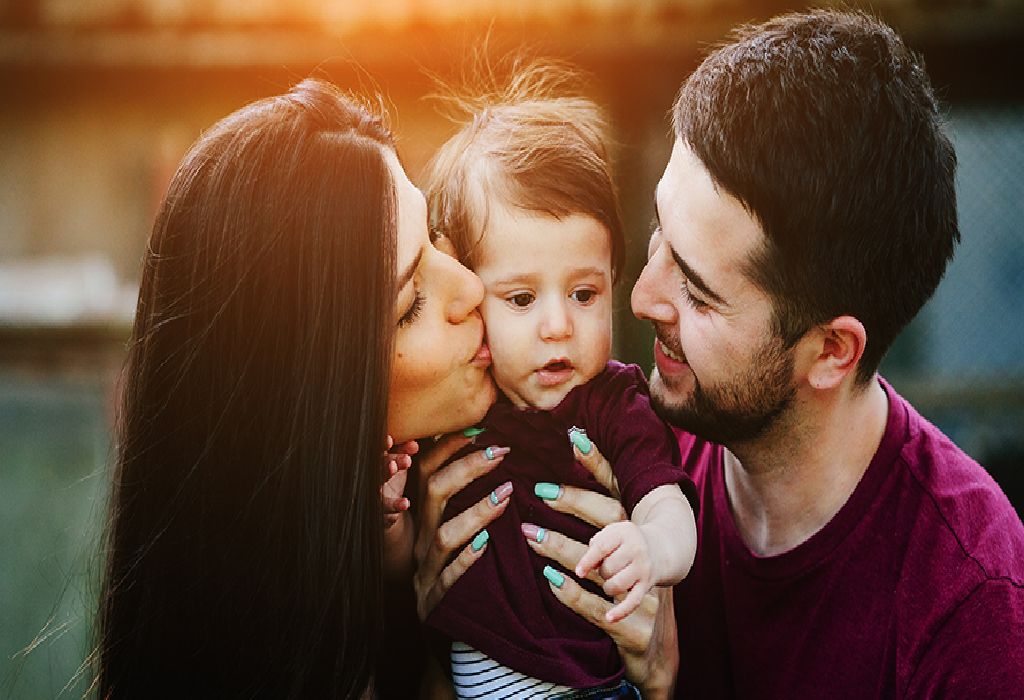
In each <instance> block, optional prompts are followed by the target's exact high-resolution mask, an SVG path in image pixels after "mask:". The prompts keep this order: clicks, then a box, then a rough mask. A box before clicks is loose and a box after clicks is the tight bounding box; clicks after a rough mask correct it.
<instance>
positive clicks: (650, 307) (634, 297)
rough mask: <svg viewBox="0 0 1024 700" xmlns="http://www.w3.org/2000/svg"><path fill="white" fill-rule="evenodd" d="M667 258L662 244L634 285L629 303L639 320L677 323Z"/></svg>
mask: <svg viewBox="0 0 1024 700" xmlns="http://www.w3.org/2000/svg"><path fill="white" fill-rule="evenodd" d="M666 258H667V253H666V251H665V250H664V244H662V245H661V246H659V247H658V248H657V249H656V250H655V251H654V253H653V254H652V255H651V256H650V257H649V258H648V259H647V264H646V265H644V269H643V270H641V271H640V277H638V278H637V281H636V284H635V285H633V292H632V294H630V297H629V301H630V306H632V308H633V315H634V316H636V317H637V318H639V319H643V320H647V321H655V322H660V323H675V321H676V308H675V306H674V305H673V304H672V299H671V296H670V295H669V293H668V289H670V288H671V286H672V279H673V275H672V267H671V266H670V265H668V264H666Z"/></svg>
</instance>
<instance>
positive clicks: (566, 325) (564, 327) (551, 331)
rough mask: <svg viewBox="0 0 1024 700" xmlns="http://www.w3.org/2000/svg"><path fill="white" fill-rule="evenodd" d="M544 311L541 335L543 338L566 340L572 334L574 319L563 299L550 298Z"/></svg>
mask: <svg viewBox="0 0 1024 700" xmlns="http://www.w3.org/2000/svg"><path fill="white" fill-rule="evenodd" d="M542 313H543V317H542V318H541V322H540V337H541V338H542V339H543V340H565V339H566V338H568V337H569V336H571V335H572V319H571V318H570V317H569V312H568V310H567V309H566V308H565V304H564V303H563V302H562V301H561V300H556V299H551V300H548V301H547V303H545V304H544V306H543V308H542Z"/></svg>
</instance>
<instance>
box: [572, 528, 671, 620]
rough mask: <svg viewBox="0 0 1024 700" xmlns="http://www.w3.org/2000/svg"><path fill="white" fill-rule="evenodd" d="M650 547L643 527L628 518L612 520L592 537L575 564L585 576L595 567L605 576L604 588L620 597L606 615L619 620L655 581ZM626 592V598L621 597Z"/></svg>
mask: <svg viewBox="0 0 1024 700" xmlns="http://www.w3.org/2000/svg"><path fill="white" fill-rule="evenodd" d="M650 553H651V547H650V543H649V542H648V541H647V536H646V535H645V534H644V531H643V530H642V529H641V528H640V526H639V525H637V524H636V523H633V522H630V521H629V520H623V521H621V522H617V523H612V524H611V525H608V526H607V527H605V528H604V529H603V530H601V531H600V532H598V533H597V534H596V535H594V536H593V537H592V538H590V547H589V549H587V551H586V553H585V554H584V555H583V557H582V558H581V559H580V561H579V564H577V565H576V575H577V576H579V577H581V578H583V577H585V576H586V575H587V574H589V573H590V572H591V571H593V570H594V569H597V570H598V573H599V574H600V575H601V578H603V579H604V586H603V589H604V592H605V593H607V594H608V595H610V596H612V598H614V599H615V600H617V601H618V604H617V605H615V607H613V608H612V609H611V610H609V611H608V613H607V614H606V615H605V619H606V620H608V622H618V621H619V620H621V619H622V618H624V617H626V616H627V615H629V614H630V613H632V612H633V611H634V610H636V609H637V607H638V606H639V605H640V602H641V601H642V600H643V598H644V596H645V595H646V594H647V591H649V590H651V586H653V585H654V581H655V576H654V566H653V563H652V562H651V554H650ZM623 594H625V598H622V600H619V598H621V597H622V596H623Z"/></svg>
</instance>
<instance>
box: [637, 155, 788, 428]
mask: <svg viewBox="0 0 1024 700" xmlns="http://www.w3.org/2000/svg"><path fill="white" fill-rule="evenodd" d="M655 205H656V211H657V215H658V220H659V225H658V228H657V229H656V230H655V231H654V233H653V234H652V236H651V241H650V244H649V247H648V260H647V265H646V266H645V267H644V269H643V272H641V274H640V278H639V279H638V280H637V283H636V286H635V287H634V288H633V295H632V305H633V313H634V314H636V316H637V317H638V318H643V319H648V320H650V321H651V322H652V323H653V324H654V330H655V333H656V334H657V340H656V341H655V344H654V359H655V368H654V370H653V372H652V374H651V396H652V398H653V400H654V406H655V408H656V409H657V410H658V412H659V413H660V414H661V415H662V417H663V418H665V419H666V420H668V421H669V422H670V423H672V424H673V425H676V426H678V427H680V428H682V429H684V430H688V431H690V432H693V433H695V434H697V435H700V436H701V437H704V438H706V439H708V440H711V441H713V442H718V443H723V444H726V445H729V444H734V443H737V442H745V441H749V440H753V439H756V438H757V437H759V436H760V435H762V434H763V433H764V432H765V431H766V430H767V429H768V428H769V427H770V426H771V425H772V424H773V422H774V421H775V419H776V418H777V417H778V416H780V415H781V414H783V413H784V412H785V410H786V409H787V408H788V406H789V405H790V404H791V403H792V400H793V396H794V394H795V388H794V381H793V366H794V359H793V351H792V350H790V349H787V348H785V347H784V346H783V344H782V341H781V339H779V338H778V337H777V336H776V335H775V333H774V332H773V331H772V330H771V328H772V325H771V319H772V305H771V301H770V299H769V298H768V296H767V295H766V294H765V293H764V292H762V291H761V290H760V289H759V288H757V287H756V286H755V285H754V284H753V282H752V281H751V280H750V279H749V278H748V277H747V275H746V274H745V273H744V270H745V265H746V263H747V261H748V260H749V259H750V255H751V253H752V252H753V251H755V250H757V249H758V248H759V247H760V246H761V245H763V243H764V234H763V233H762V231H761V226H760V224H759V223H758V222H757V220H756V219H755V218H754V217H753V216H751V215H750V213H749V212H747V210H746V209H745V208H744V207H743V205H742V204H741V203H740V201H739V200H737V199H736V198H735V197H732V196H731V195H729V194H727V193H725V192H724V191H721V190H719V189H718V188H717V187H716V185H715V184H714V182H713V181H712V179H711V176H710V175H709V174H708V172H707V170H706V169H705V167H704V165H703V164H702V163H701V161H700V160H699V159H698V158H697V156H696V155H694V154H693V152H692V151H691V150H690V149H689V148H688V147H687V146H686V144H684V143H682V142H681V141H680V140H678V139H676V142H675V145H674V147H673V149H672V156H671V158H670V159H669V162H668V166H667V167H666V168H665V173H664V174H663V175H662V178H661V181H660V182H659V183H658V188H657V191H656V194H655Z"/></svg>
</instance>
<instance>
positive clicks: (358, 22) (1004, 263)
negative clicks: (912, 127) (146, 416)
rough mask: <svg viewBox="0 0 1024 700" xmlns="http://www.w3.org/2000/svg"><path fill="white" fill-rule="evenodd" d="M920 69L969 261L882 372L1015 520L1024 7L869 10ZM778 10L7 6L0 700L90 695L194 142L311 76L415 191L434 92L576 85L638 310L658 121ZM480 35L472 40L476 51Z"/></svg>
mask: <svg viewBox="0 0 1024 700" xmlns="http://www.w3.org/2000/svg"><path fill="white" fill-rule="evenodd" d="M872 5H873V6H874V7H875V8H876V9H877V10H878V12H879V13H881V14H882V15H883V16H884V17H885V18H887V19H888V20H889V21H891V22H892V23H893V24H894V25H895V26H896V27H897V28H898V29H899V30H900V31H901V32H902V33H903V34H904V36H905V37H906V38H907V41H908V42H909V43H910V44H911V45H912V46H913V47H914V48H915V49H917V50H919V51H921V52H922V53H923V55H924V56H925V59H926V62H927V65H928V68H929V72H930V74H931V76H932V79H933V82H934V84H935V86H936V88H937V90H938V91H939V93H940V95H941V97H942V99H943V101H944V103H945V105H946V106H947V108H948V116H949V121H950V132H951V135H952V137H953V139H954V142H955V144H956V147H957V152H958V156H959V159H960V168H959V172H958V180H957V188H958V197H959V206H960V218H961V228H962V231H963V236H964V239H963V243H962V245H961V247H960V250H959V251H958V253H957V256H956V258H955V259H954V261H953V263H952V265H951V266H950V269H949V271H948V274H947V276H946V279H945V281H944V282H943V284H942V285H941V286H940V288H939V290H938V292H937V293H936V295H935V297H934V298H933V300H932V301H931V302H929V304H928V305H927V306H926V307H925V309H924V310H923V311H922V313H921V314H920V316H919V317H918V319H916V320H915V322H914V323H913V324H912V325H911V326H910V327H909V328H908V329H907V330H906V331H905V332H904V333H903V335H902V336H901V337H900V338H899V340H898V341H897V343H896V345H895V347H894V348H893V349H892V351H891V352H890V354H889V356H888V357H887V358H886V361H885V363H884V365H883V373H884V374H885V375H886V376H887V377H888V378H889V379H890V380H891V381H892V382H893V383H894V384H895V386H896V387H897V389H898V390H900V391H901V392H902V393H904V395H906V396H907V397H908V398H909V399H910V400H911V401H912V402H913V403H914V404H915V405H916V406H917V407H918V409H919V410H921V412H922V413H924V414H925V415H926V416H928V417H929V418H930V419H932V420H933V421H935V422H936V423H937V424H938V425H939V426H940V427H941V428H942V429H943V430H944V431H946V432H947V433H948V434H949V435H950V436H951V437H952V438H953V439H954V440H955V441H956V442H957V443H958V444H959V445H961V446H962V447H963V448H964V449H965V450H966V451H967V452H968V453H969V454H971V455H972V456H974V457H975V458H976V459H977V460H978V461H979V462H981V463H982V464H983V465H984V466H985V467H986V468H987V469H988V470H989V471H990V473H992V474H993V476H994V477H995V478H996V479H997V480H998V481H999V482H1000V483H1001V484H1002V485H1003V488H1004V489H1005V490H1006V492H1007V494H1008V495H1009V496H1010V498H1011V500H1012V501H1013V502H1014V504H1015V505H1016V507H1017V509H1018V512H1020V511H1021V510H1022V509H1024V429H1022V428H1024V359H1022V358H1024V355H1022V353H1021V348H1022V347H1024V311H1022V309H1021V298H1022V295H1021V291H1020V290H1021V289H1022V288H1024V228H1022V222H1024V187H1022V185H1021V182H1024V85H1022V83H1021V81H1020V78H1019V74H1018V73H1014V72H1013V71H1012V70H1011V68H1010V66H1015V65H1016V63H1015V62H1014V61H1015V59H1016V58H1017V54H1018V53H1019V49H1018V47H1019V46H1020V45H1021V41H1022V40H1024V2H1021V1H1013V0H1010V1H1004V2H998V3H995V2H993V3H979V2H974V1H972V0H946V1H945V2H942V3H921V2H916V1H914V0H878V1H877V2H874V3H872ZM794 7H800V5H799V4H795V3H786V2H776V1H773V0H720V1H716V2H712V0H647V1H645V2H638V1H636V0H600V1H599V0H564V1H563V2H556V1H554V0H516V1H514V2H513V1H510V0H381V1H380V2H376V3H355V2H350V1H349V0H315V1H314V0H265V1H262V2H254V1H252V0H208V1H206V2H188V1H187V0H0V86H2V88H3V95H4V101H3V107H2V108H0V698H8V697H10V698H49V697H56V696H61V697H79V696H82V695H83V694H86V693H87V687H88V681H89V676H88V673H86V674H84V675H82V676H80V677H77V680H76V672H77V671H78V669H79V668H80V667H81V666H82V664H83V662H84V661H85V660H86V657H87V655H88V652H89V648H90V634H91V615H92V610H93V608H94V607H95V595H96V589H97V583H98V574H99V570H100V566H101V563H102V553H101V552H100V550H99V536H100V533H101V532H102V529H103V524H104V519H105V508H106V505H105V498H106V491H107V482H108V479H109V469H110V465H111V464H112V458H113V454H114V451H113V445H112V437H111V429H112V425H113V416H114V405H115V400H114V397H115V396H116V383H117V376H118V372H119V368H120V365H121V362H122V359H123V353H124V343H125V340H126V338H127V334H128V329H129V324H130V316H131V310H132V304H133V299H134V293H135V285H136V284H137V276H138V265H139V260H140V258H141V254H142V251H143V249H144V245H145V240H146V236H147V234H148V231H149V227H150V224H151V219H152V215H153V212H154V211H155V208H156V206H157V205H158V203H159V200H160V197H161V195H162V193H163V189H164V187H165V186H166V183H167V181H168V179H169V177H170V175H171V173H172V172H173V169H174V167H175V165H176V163H177V161H178V159H179V158H180V157H181V155H182V154H183V153H184V151H185V149H186V148H187V147H188V145H189V144H190V143H191V142H192V141H193V140H194V139H195V138H196V136H198V135H199V133H200V132H201V130H202V129H203V128H205V127H207V126H209V125H210V124H212V123H213V122H214V121H216V120H217V119H218V118H220V117H222V116H224V115H226V114H227V113H228V112H230V111H231V110H233V109H235V108H237V107H239V106H241V105H243V104H245V103H246V102H249V101H251V100H253V99H256V98H258V97H262V96H266V95H270V94H275V93H279V92H282V91H283V90H285V89H286V88H287V87H288V86H289V85H290V84H292V83H294V82H296V81H297V80H298V79H300V78H302V77H304V76H306V75H308V74H310V73H311V72H314V71H315V72H318V73H319V74H320V75H323V76H326V77H328V78H330V79H332V80H334V81H336V82H337V83H339V84H341V85H343V86H345V87H349V88H352V89H354V90H357V91H363V92H369V91H371V90H377V91H380V92H382V93H383V94H384V95H385V97H386V101H387V103H388V104H389V105H390V107H391V108H392V109H391V111H392V113H393V117H394V124H393V125H394V128H395V131H396V133H397V134H398V136H399V151H400V153H401V155H402V157H403V159H404V161H405V162H406V164H407V166H408V169H409V171H410V172H411V173H412V175H413V177H414V179H416V178H418V177H419V175H420V173H421V172H422V169H423V166H424V165H425V163H426V161H427V159H428V158H429V156H430V154H431V152H432V151H433V150H434V149H435V148H436V147H437V146H438V145H439V144H440V143H441V142H442V141H443V140H444V139H445V138H446V137H447V136H448V135H449V134H450V133H451V131H452V126H451V125H450V124H449V123H447V122H446V121H445V120H444V119H442V118H441V117H440V116H439V115H438V113H437V111H436V110H435V108H434V105H433V104H432V103H430V102H429V101H426V100H424V99H423V97H424V95H426V94H427V93H429V92H431V90H432V89H433V84H432V82H431V80H430V79H429V78H428V77H427V75H426V73H427V72H436V73H439V74H441V75H443V76H447V77H450V78H454V79H456V81H457V78H458V73H459V71H460V68H461V66H462V65H463V64H464V62H465V60H466V57H467V56H470V55H472V54H473V53H474V52H483V53H485V54H487V55H489V56H491V57H492V58H498V57H501V56H502V55H505V54H507V53H509V52H511V51H513V50H516V49H517V48H520V47H523V46H526V47H527V48H529V49H530V50H531V52H532V53H533V54H537V55H547V56H556V57H561V58H566V59H568V60H570V61H572V62H575V63H576V64H578V65H580V66H581V67H582V68H583V69H585V70H586V71H588V72H589V73H590V74H591V76H592V79H591V80H590V82H589V88H590V91H591V93H592V95H593V97H594V98H595V99H596V100H597V101H598V102H599V103H601V104H602V105H604V106H605V107H606V108H607V110H608V113H609V116H610V118H611V122H612V125H613V129H614V138H615V141H616V166H617V172H618V178H619V182H620V186H621V192H622V199H623V210H624V214H625V218H626V223H627V229H628V236H629V260H628V266H627V271H626V274H625V275H624V276H623V280H624V281H623V284H622V285H621V288H620V289H619V291H618V297H617V302H616V344H615V348H616V354H617V356H618V357H620V358H622V359H625V360H628V361H633V362H638V363H640V364H641V365H642V366H644V367H648V366H649V365H650V353H651V341H652V339H651V333H650V329H649V327H648V326H647V325H645V324H643V323H640V322H638V321H636V320H635V319H634V318H633V317H632V315H631V313H630V312H629V298H628V297H629V288H630V286H631V283H632V281H633V279H635V276H636V274H637V272H638V271H639V269H640V267H641V266H642V263H643V259H644V257H645V248H646V240H647V236H648V233H649V222H650V219H651V216H652V214H653V211H652V199H653V192H654V185H655V183H656V181H657V179H658V177H659V175H660V173H661V170H662V169H663V167H664V164H665V161H666V159H667V157H668V152H669V149H670V145H671V141H670V138H669V125H668V120H667V118H666V113H667V110H668V108H669V106H670V105H671V102H672V98H673V95H674V93H675V91H676V89H677V88H678V86H679V84H680V83H681V82H682V80H683V79H684V78H685V77H686V75H687V74H688V72H689V71H690V70H692V68H693V67H694V66H695V65H696V63H697V61H698V60H699V58H700V56H701V53H702V52H703V51H704V50H705V49H706V48H707V46H708V45H709V44H711V43H713V42H715V41H718V40H720V39H722V38H723V37H724V36H725V33H726V31H727V29H728V28H729V27H731V26H734V25H735V24H737V23H739V22H741V21H747V20H755V19H759V18H765V17H768V16H770V15H772V14H776V13H777V12H779V11H782V10H784V9H789V8H794ZM485 37H486V42H485V41H484V39H485Z"/></svg>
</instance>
